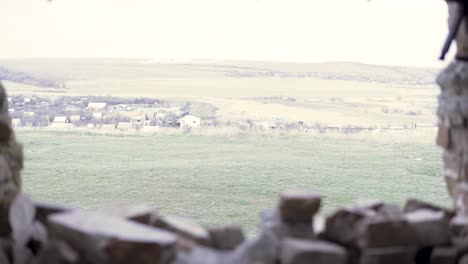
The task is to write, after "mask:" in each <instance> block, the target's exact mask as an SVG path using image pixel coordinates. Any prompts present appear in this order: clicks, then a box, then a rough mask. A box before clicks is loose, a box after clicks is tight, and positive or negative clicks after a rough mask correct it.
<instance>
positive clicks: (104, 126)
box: [101, 124, 116, 130]
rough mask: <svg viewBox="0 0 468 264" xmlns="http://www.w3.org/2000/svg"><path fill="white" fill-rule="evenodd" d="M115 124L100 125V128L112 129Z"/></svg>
mask: <svg viewBox="0 0 468 264" xmlns="http://www.w3.org/2000/svg"><path fill="white" fill-rule="evenodd" d="M115 126H116V125H115V124H104V125H101V129H103V130H114V129H115Z"/></svg>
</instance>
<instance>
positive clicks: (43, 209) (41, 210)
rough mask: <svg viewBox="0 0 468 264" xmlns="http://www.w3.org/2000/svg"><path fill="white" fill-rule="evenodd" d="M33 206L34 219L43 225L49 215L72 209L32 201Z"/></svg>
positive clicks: (45, 223)
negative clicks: (34, 211)
mask: <svg viewBox="0 0 468 264" xmlns="http://www.w3.org/2000/svg"><path fill="white" fill-rule="evenodd" d="M34 206H35V207H36V220H37V221H39V222H41V223H42V224H44V225H47V218H48V217H49V216H51V215H53V214H59V213H65V212H69V211H71V210H73V209H72V208H68V207H65V206H60V205H56V204H50V203H46V202H34Z"/></svg>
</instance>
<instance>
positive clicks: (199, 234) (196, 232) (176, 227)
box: [154, 216, 210, 246]
mask: <svg viewBox="0 0 468 264" xmlns="http://www.w3.org/2000/svg"><path fill="white" fill-rule="evenodd" d="M154 225H155V226H157V227H159V228H162V229H166V230H169V231H171V232H174V233H176V234H178V235H180V236H182V237H183V238H185V239H189V240H192V241H194V242H196V243H198V244H200V245H205V246H208V245H209V244H210V234H209V233H208V231H207V230H206V229H205V228H203V227H202V226H201V225H199V224H197V223H196V222H194V221H192V220H191V219H188V218H183V217H177V216H164V217H160V218H158V219H157V220H156V221H155V224H154Z"/></svg>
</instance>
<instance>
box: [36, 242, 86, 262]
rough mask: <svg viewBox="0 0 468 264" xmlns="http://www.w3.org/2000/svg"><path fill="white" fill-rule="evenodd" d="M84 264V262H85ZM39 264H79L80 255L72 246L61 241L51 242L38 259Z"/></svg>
mask: <svg viewBox="0 0 468 264" xmlns="http://www.w3.org/2000/svg"><path fill="white" fill-rule="evenodd" d="M83 262H84V261H83ZM37 263H39V264H77V263H82V262H80V261H79V255H78V253H77V252H76V251H75V250H73V249H72V248H71V247H70V245H68V244H67V243H65V242H64V241H60V240H51V241H49V242H48V243H47V244H46V247H45V248H44V249H43V250H42V251H41V253H40V255H39V256H38V257H37Z"/></svg>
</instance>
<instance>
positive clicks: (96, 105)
mask: <svg viewBox="0 0 468 264" xmlns="http://www.w3.org/2000/svg"><path fill="white" fill-rule="evenodd" d="M106 106H107V103H88V109H90V110H93V111H101V110H103V109H105V108H106Z"/></svg>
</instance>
